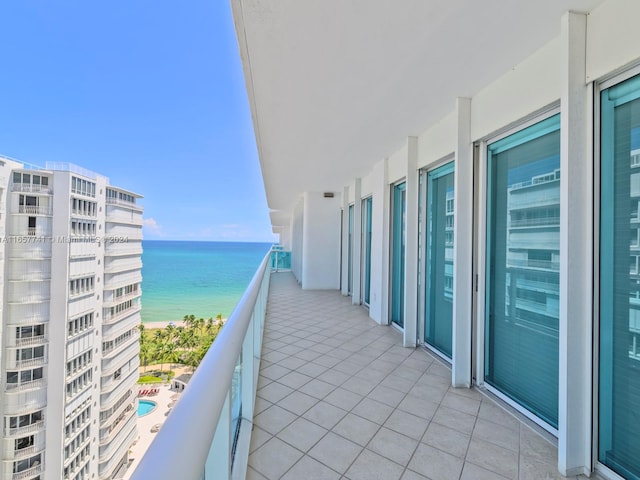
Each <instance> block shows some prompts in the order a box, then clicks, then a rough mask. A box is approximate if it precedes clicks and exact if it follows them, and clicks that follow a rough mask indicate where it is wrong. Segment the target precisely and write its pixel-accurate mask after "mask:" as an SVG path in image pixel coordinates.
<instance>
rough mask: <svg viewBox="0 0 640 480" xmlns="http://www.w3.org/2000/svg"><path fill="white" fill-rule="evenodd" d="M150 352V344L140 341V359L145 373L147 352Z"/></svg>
mask: <svg viewBox="0 0 640 480" xmlns="http://www.w3.org/2000/svg"><path fill="white" fill-rule="evenodd" d="M150 353H151V346H150V345H149V343H148V342H140V360H141V361H142V366H143V367H144V370H143V372H144V373H147V364H148V362H149V354H150Z"/></svg>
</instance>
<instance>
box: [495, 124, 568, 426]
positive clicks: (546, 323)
mask: <svg viewBox="0 0 640 480" xmlns="http://www.w3.org/2000/svg"><path fill="white" fill-rule="evenodd" d="M487 160H488V165H487V178H488V188H487V192H488V193H487V195H488V198H487V201H488V202H487V203H488V204H487V265H486V272H487V279H486V286H487V287H486V320H485V321H486V328H485V335H486V338H485V372H484V374H485V381H486V382H487V383H488V384H489V385H491V386H493V387H494V388H496V389H497V390H499V391H500V392H502V393H503V394H505V395H507V396H508V397H510V398H511V399H513V400H514V401H515V402H517V403H519V404H520V405H521V406H523V407H524V408H525V409H527V410H529V411H530V412H532V413H533V414H534V415H536V416H537V417H539V418H541V419H542V420H544V421H545V422H547V423H548V424H549V425H551V426H552V427H555V428H557V426H558V324H559V316H558V315H559V289H558V285H559V252H560V228H559V224H555V225H550V224H548V222H546V221H542V220H536V216H535V215H533V216H531V217H529V218H531V221H530V222H529V223H527V224H526V225H523V224H522V223H519V221H520V219H521V218H523V215H525V216H526V215H527V212H529V211H530V210H532V209H551V210H555V209H559V205H560V180H559V179H560V175H559V170H560V116H559V115H555V116H553V117H551V118H548V119H546V120H544V121H542V122H539V123H537V124H535V125H532V126H531V127H529V128H526V129H524V130H521V131H519V132H517V133H515V134H513V135H510V136H508V137H506V138H504V139H502V140H499V141H497V142H494V143H492V144H490V145H489V148H488V156H487ZM514 220H515V223H514Z"/></svg>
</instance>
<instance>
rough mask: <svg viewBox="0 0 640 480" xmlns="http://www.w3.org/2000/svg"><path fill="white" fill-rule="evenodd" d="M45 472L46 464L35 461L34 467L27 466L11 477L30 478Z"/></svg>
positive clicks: (15, 478)
mask: <svg viewBox="0 0 640 480" xmlns="http://www.w3.org/2000/svg"><path fill="white" fill-rule="evenodd" d="M43 472H44V465H43V464H41V463H37V462H34V465H33V467H31V468H27V469H26V470H23V471H21V472H17V473H14V474H13V476H12V477H11V478H12V479H13V480H25V479H28V478H33V477H35V476H36V475H39V474H41V473H43Z"/></svg>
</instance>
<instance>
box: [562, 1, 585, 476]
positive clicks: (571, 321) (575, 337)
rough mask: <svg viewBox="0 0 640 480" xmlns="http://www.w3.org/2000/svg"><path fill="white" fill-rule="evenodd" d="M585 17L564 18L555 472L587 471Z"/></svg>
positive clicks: (573, 473) (572, 472)
mask: <svg viewBox="0 0 640 480" xmlns="http://www.w3.org/2000/svg"><path fill="white" fill-rule="evenodd" d="M586 30H587V16H586V15H585V14H581V13H573V12H567V13H565V14H564V15H563V16H562V26H561V34H560V37H561V42H562V62H561V68H562V93H561V98H560V171H561V172H562V173H561V177H560V305H559V308H560V326H559V350H560V352H559V353H560V355H559V369H560V371H559V378H558V381H559V393H558V395H559V402H558V470H560V473H562V474H563V475H566V476H570V475H577V474H588V473H590V471H591V461H592V460H591V448H592V446H591V442H592V427H591V407H592V401H591V399H592V380H591V379H592V369H591V362H592V351H591V350H592V319H593V308H592V306H593V287H592V277H593V272H592V265H593V201H594V200H593V158H592V155H591V153H590V152H591V151H592V149H591V148H587V144H588V142H590V140H589V139H590V135H589V134H588V132H590V131H592V128H591V125H590V119H589V114H588V112H589V111H590V108H589V107H590V101H589V98H590V92H589V88H588V87H587V86H586V83H585V75H586V73H585V72H586Z"/></svg>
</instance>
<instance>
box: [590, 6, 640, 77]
mask: <svg viewBox="0 0 640 480" xmlns="http://www.w3.org/2000/svg"><path fill="white" fill-rule="evenodd" d="M638 18H640V2H638V1H637V0H609V1H608V2H606V3H604V4H602V5H601V6H600V7H598V8H596V9H595V10H593V11H592V12H591V13H590V14H589V15H588V16H587V66H586V70H587V78H586V81H587V82H592V81H595V80H598V79H600V78H602V77H604V76H606V75H610V74H611V72H613V71H615V70H617V69H619V68H621V67H624V66H625V65H628V64H631V63H633V62H637V61H638V58H640V42H639V41H638Z"/></svg>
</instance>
